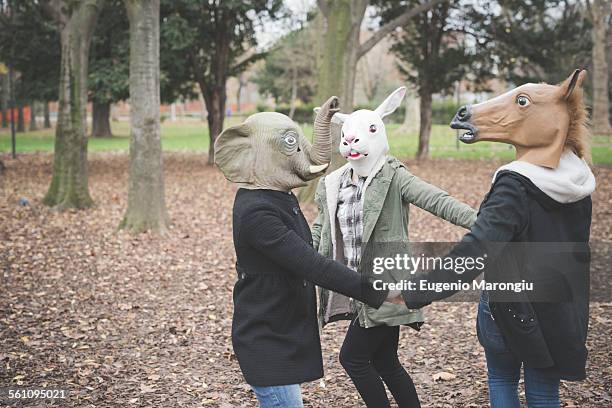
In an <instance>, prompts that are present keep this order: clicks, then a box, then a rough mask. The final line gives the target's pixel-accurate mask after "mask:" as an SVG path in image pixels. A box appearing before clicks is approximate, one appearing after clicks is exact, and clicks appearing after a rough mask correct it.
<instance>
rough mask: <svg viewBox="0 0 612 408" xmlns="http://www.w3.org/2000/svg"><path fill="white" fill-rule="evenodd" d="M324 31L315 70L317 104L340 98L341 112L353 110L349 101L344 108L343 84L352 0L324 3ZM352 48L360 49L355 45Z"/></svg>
mask: <svg viewBox="0 0 612 408" xmlns="http://www.w3.org/2000/svg"><path fill="white" fill-rule="evenodd" d="M327 3H328V10H327V12H326V19H325V23H326V29H325V36H324V39H323V55H322V59H321V64H320V66H319V69H318V75H317V76H318V78H317V95H316V98H315V103H316V104H321V103H323V102H325V101H326V100H327V98H329V97H330V96H332V95H336V96H338V97H339V98H340V107H341V108H342V110H343V111H350V110H352V101H351V103H350V104H346V97H345V95H344V84H345V74H346V63H347V58H346V51H347V48H350V47H348V44H349V40H350V38H351V37H350V35H351V0H333V1H327ZM355 46H359V44H356V45H355Z"/></svg>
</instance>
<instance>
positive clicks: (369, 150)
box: [335, 86, 406, 177]
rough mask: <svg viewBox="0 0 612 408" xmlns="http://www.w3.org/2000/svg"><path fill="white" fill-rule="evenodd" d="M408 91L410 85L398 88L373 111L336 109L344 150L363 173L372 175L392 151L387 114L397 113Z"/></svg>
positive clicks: (361, 174)
mask: <svg viewBox="0 0 612 408" xmlns="http://www.w3.org/2000/svg"><path fill="white" fill-rule="evenodd" d="M405 95H406V87H404V86H402V87H401V88H398V89H396V90H395V91H393V92H392V93H391V95H389V96H388V97H387V99H385V100H384V101H383V103H381V104H380V106H379V107H378V108H376V109H375V110H373V111H371V110H368V109H360V110H358V111H355V112H353V113H351V114H345V113H336V115H335V117H337V118H338V119H340V120H341V121H342V122H343V124H342V134H341V136H340V154H341V155H342V156H343V157H344V158H346V160H348V162H349V164H350V166H351V168H352V169H353V171H354V172H355V173H357V175H358V176H359V177H368V176H369V175H370V173H371V172H372V169H373V168H374V166H375V165H376V163H378V162H379V161H380V159H381V158H383V157H384V156H385V155H386V154H387V153H388V152H389V141H388V140H387V132H386V130H385V124H384V123H383V118H384V117H385V116H387V115H390V114H391V113H393V112H394V111H395V110H396V109H397V107H398V106H399V105H400V104H401V102H402V99H404V96H405Z"/></svg>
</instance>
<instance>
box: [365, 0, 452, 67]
mask: <svg viewBox="0 0 612 408" xmlns="http://www.w3.org/2000/svg"><path fill="white" fill-rule="evenodd" d="M447 1H448V0H430V1H428V2H427V3H423V4H420V5H418V6H416V7H413V8H411V9H410V10H408V11H406V12H405V13H403V14H400V15H399V16H397V17H396V18H394V19H393V20H391V21H389V22H388V23H387V24H385V25H383V26H382V27H380V28H379V29H378V31H376V32H375V33H374V34H373V35H372V36H371V37H370V38H368V39H367V41H366V42H364V43H363V44H361V45H360V46H359V52H358V53H357V59H359V58H361V57H363V56H364V55H365V54H366V53H367V52H368V51H370V50H371V49H372V48H374V46H375V45H376V44H378V43H379V42H380V41H381V40H382V39H383V38H385V37H386V36H387V34H390V33H391V32H392V31H393V30H395V29H396V28H397V27H399V26H403V25H405V24H407V23H408V22H409V21H410V19H411V18H412V17H414V16H416V15H418V14H421V13H422V12H424V11H427V10H429V9H431V8H432V7H434V6H436V5H438V4H440V3H444V2H447Z"/></svg>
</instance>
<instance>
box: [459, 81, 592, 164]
mask: <svg viewBox="0 0 612 408" xmlns="http://www.w3.org/2000/svg"><path fill="white" fill-rule="evenodd" d="M585 77H586V71H584V70H579V69H578V70H576V71H575V72H574V73H573V74H572V75H570V76H569V78H567V79H566V80H565V81H563V82H562V83H561V84H559V85H548V84H544V83H542V84H531V83H530V84H525V85H521V86H519V87H518V88H515V89H513V90H511V91H508V92H506V93H504V94H502V95H499V96H497V97H495V98H493V99H490V100H488V101H485V102H482V103H478V104H476V105H466V106H462V107H461V108H459V110H458V111H457V113H456V114H455V117H454V118H453V120H452V122H451V124H450V126H451V127H452V128H453V129H465V130H467V132H465V133H464V134H462V135H461V136H459V140H461V141H462V142H464V143H474V142H478V141H482V140H486V141H492V142H503V143H509V144H512V145H513V146H514V147H515V148H516V158H517V160H521V161H525V162H529V163H532V164H535V165H538V166H543V167H547V168H551V169H554V168H557V166H558V165H559V159H560V158H561V154H562V153H563V149H564V147H566V146H567V147H570V148H571V149H572V150H574V153H576V154H577V155H578V156H579V157H586V158H588V157H589V153H588V148H587V147H586V146H585V143H586V142H585V139H586V138H585V137H584V135H585V134H586V128H584V126H585V125H584V123H585V115H586V112H585V110H584V105H583V89H582V84H583V82H584V79H585Z"/></svg>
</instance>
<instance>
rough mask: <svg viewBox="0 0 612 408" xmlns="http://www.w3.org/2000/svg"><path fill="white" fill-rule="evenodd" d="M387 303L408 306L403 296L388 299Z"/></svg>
mask: <svg viewBox="0 0 612 408" xmlns="http://www.w3.org/2000/svg"><path fill="white" fill-rule="evenodd" d="M386 302H389V303H393V304H394V305H404V306H405V305H406V302H405V300H404V297H403V296H402V295H401V294H399V295H397V296H395V297H394V298H391V299H387V300H386Z"/></svg>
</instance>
